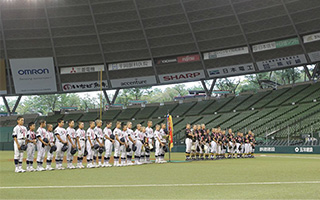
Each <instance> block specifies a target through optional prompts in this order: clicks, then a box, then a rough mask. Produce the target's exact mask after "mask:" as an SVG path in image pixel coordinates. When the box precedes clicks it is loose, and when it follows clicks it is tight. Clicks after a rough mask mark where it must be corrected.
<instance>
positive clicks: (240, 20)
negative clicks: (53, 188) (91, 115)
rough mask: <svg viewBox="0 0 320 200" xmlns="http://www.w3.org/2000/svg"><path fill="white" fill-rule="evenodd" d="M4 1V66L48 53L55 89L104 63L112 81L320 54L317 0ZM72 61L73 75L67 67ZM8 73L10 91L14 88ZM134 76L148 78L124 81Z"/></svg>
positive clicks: (86, 77)
mask: <svg viewBox="0 0 320 200" xmlns="http://www.w3.org/2000/svg"><path fill="white" fill-rule="evenodd" d="M0 2H1V9H0V12H1V14H0V16H1V18H0V22H1V23H0V29H1V31H0V34H1V36H0V44H1V46H2V47H1V48H0V58H3V59H5V61H6V66H9V65H10V60H11V59H15V58H39V57H52V58H53V61H54V67H55V73H56V81H57V82H56V83H57V90H58V92H61V91H62V90H64V89H63V85H62V83H77V82H87V81H97V79H98V72H90V71H98V70H99V69H101V68H100V67H102V69H103V70H104V72H103V80H105V82H106V84H107V85H108V86H106V89H112V88H123V87H135V86H143V84H144V83H145V84H146V85H156V84H167V83H173V82H179V81H192V80H199V79H211V78H215V77H226V76H232V75H238V74H246V73H256V72H259V71H269V70H275V69H281V68H285V67H292V66H295V65H302V64H310V63H315V62H317V61H319V60H320V40H319V38H320V36H319V32H320V15H319V13H320V1H319V0H307V1H306V0H157V1H155V0H0ZM276 58H278V59H279V60H280V61H281V60H283V62H282V63H279V62H278V60H275V59H276ZM280 58H281V59H280ZM133 61H136V62H133ZM263 61H264V62H263ZM127 62H129V63H127ZM119 63H120V64H119ZM121 63H122V64H121ZM123 63H124V64H123ZM268 63H271V66H269V64H268ZM272 63H273V64H272ZM274 63H275V64H274ZM265 64H267V65H265ZM81 66H86V67H84V68H76V67H81ZM11 67H12V66H11ZM69 67H71V68H69ZM72 67H75V69H76V70H78V71H77V73H75V74H72V73H70V72H71V71H72ZM221 67H225V69H222V68H221ZM7 69H8V68H7ZM79 70H80V71H81V70H84V71H83V72H86V73H78V72H79ZM8 72H10V71H9V70H7V73H8ZM181 72H192V73H190V74H189V75H187V74H186V73H181ZM199 72H200V73H199ZM10 73H12V72H10ZM176 73H177V74H176ZM180 73H181V74H180ZM181 75H182V76H181ZM7 77H8V76H7ZM9 77H10V79H8V80H7V88H8V94H9V95H10V94H15V93H16V92H15V88H14V85H13V82H14V80H13V78H12V77H11V76H9ZM135 77H144V78H146V80H144V78H141V79H139V78H136V79H130V78H135ZM127 78H129V79H127ZM110 80H111V81H110ZM117 80H118V81H117ZM85 90H86V89H84V91H85ZM64 91H66V90H64ZM66 92H67V91H66Z"/></svg>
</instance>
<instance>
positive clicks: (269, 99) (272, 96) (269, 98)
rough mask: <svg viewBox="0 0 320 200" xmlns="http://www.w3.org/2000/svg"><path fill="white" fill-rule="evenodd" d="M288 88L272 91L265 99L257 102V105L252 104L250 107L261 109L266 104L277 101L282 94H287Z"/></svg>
mask: <svg viewBox="0 0 320 200" xmlns="http://www.w3.org/2000/svg"><path fill="white" fill-rule="evenodd" d="M289 90H290V88H283V89H279V90H274V91H272V92H271V93H270V94H268V95H267V96H266V97H264V98H263V99H261V100H260V101H258V102H257V103H255V104H253V105H252V107H253V108H255V109H261V108H263V107H264V106H266V105H267V104H269V103H270V102H272V101H277V98H279V97H281V96H282V95H283V94H285V93H286V92H288V91H289Z"/></svg>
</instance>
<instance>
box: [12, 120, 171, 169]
mask: <svg viewBox="0 0 320 200" xmlns="http://www.w3.org/2000/svg"><path fill="white" fill-rule="evenodd" d="M57 122H58V126H57V128H55V129H54V130H53V125H52V124H46V121H44V120H40V121H39V128H38V129H37V131H36V132H35V123H33V122H31V123H29V124H28V129H29V130H27V128H26V127H25V126H23V124H24V118H23V117H21V116H19V117H18V118H17V126H15V127H14V129H13V134H12V136H13V138H14V163H15V167H16V168H15V172H25V171H26V170H24V169H22V161H23V155H24V151H27V159H26V164H27V171H35V169H34V168H33V160H34V155H35V149H36V148H35V147H37V151H38V152H37V168H36V170H37V171H44V170H53V168H52V167H51V163H52V161H53V158H54V152H56V156H55V162H56V169H59V170H61V169H64V167H62V162H63V159H64V154H65V152H67V155H66V159H67V168H68V169H74V168H84V166H83V164H82V161H83V159H84V157H86V159H87V168H94V167H111V166H112V165H111V163H109V161H110V157H111V154H112V149H114V155H113V158H114V165H113V166H127V165H134V164H136V165H141V164H143V163H151V161H150V151H151V150H152V149H153V146H155V162H156V163H165V162H166V161H165V160H164V156H165V152H166V151H167V147H166V143H167V138H168V134H167V132H166V125H165V124H161V125H156V126H155V131H154V132H153V129H152V121H148V124H147V127H143V126H141V124H138V125H137V126H136V130H135V131H133V130H132V123H131V122H127V124H125V125H122V124H121V122H117V123H116V128H115V129H114V130H113V131H112V130H111V127H112V123H111V122H106V127H105V128H104V130H102V121H101V120H96V121H90V122H89V125H90V127H89V128H88V129H87V131H85V130H84V123H83V122H78V129H77V130H75V129H74V126H75V122H74V120H69V121H68V128H67V129H64V128H63V127H64V120H63V119H59V120H58V121H57ZM77 151H78V156H77V165H76V167H75V166H74V165H73V164H72V162H73V157H74V155H75V153H76V152H77ZM104 152H105V153H104ZM46 154H47V161H46V162H47V163H46V164H47V166H46V168H44V167H43V162H44V158H45V155H46ZM133 154H134V163H132V157H133ZM102 157H104V163H102ZM97 158H98V162H97Z"/></svg>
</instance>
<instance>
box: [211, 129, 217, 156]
mask: <svg viewBox="0 0 320 200" xmlns="http://www.w3.org/2000/svg"><path fill="white" fill-rule="evenodd" d="M216 137H217V129H215V128H212V129H211V150H210V152H211V160H213V159H214V157H216V156H217V140H216Z"/></svg>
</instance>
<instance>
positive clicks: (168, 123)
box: [167, 110, 171, 162]
mask: <svg viewBox="0 0 320 200" xmlns="http://www.w3.org/2000/svg"><path fill="white" fill-rule="evenodd" d="M167 113H168V114H167V130H169V116H170V115H169V110H168V112H167ZM168 134H169V137H168V138H169V139H168V144H169V145H168V148H169V162H171V148H170V147H171V143H170V142H171V140H170V131H168Z"/></svg>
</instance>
